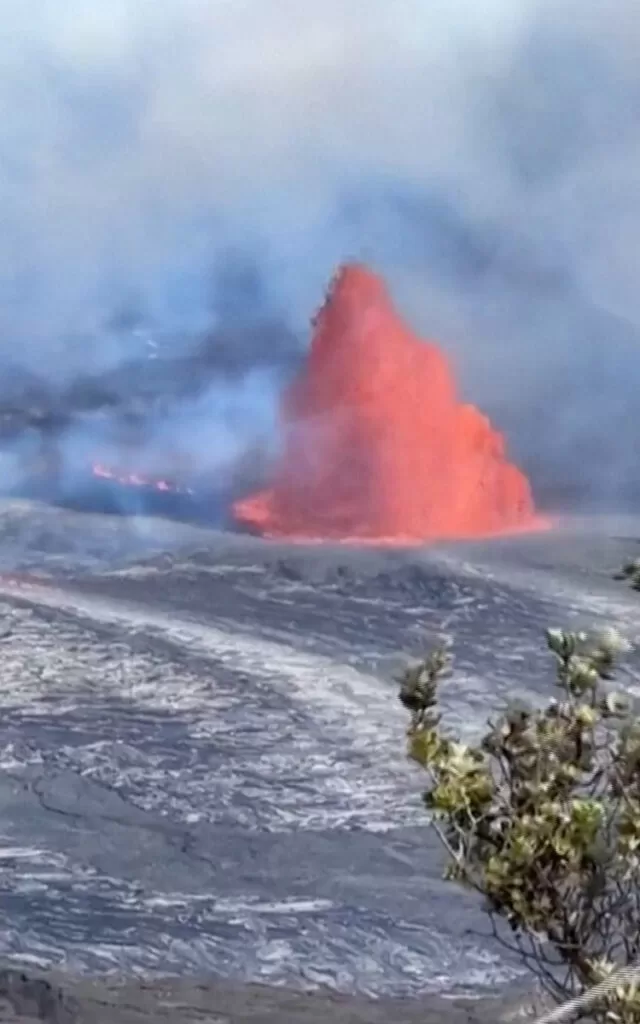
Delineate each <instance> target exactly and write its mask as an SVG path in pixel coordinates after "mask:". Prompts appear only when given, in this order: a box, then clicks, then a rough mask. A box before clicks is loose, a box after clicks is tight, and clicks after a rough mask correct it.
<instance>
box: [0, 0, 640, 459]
mask: <svg viewBox="0 0 640 1024" xmlns="http://www.w3.org/2000/svg"><path fill="white" fill-rule="evenodd" d="M0 15H1V16H2V24H3V32H2V38H1V40H0V357H1V356H3V355H4V357H5V358H7V359H8V358H11V359H12V360H14V361H15V360H16V359H17V360H18V361H19V362H20V361H22V362H25V363H27V364H30V365H32V366H34V367H37V368H38V369H40V370H42V369H45V370H46V371H47V372H48V373H50V374H52V375H54V374H55V375H58V376H59V375H60V374H64V375H67V376H72V375H73V373H74V372H76V371H77V370H78V369H79V368H80V367H87V366H89V367H91V366H96V367H100V366H105V365H108V364H110V363H113V362H114V361H117V360H118V359H120V358H122V356H123V354H124V353H123V351H122V348H121V343H120V342H114V341H113V340H111V341H108V340H107V339H106V338H104V339H103V340H102V341H100V340H98V341H96V335H95V334H93V335H91V334H90V333H87V332H88V331H90V329H92V328H93V327H95V325H96V323H98V322H100V318H101V317H104V315H105V313H106V312H108V311H109V310H110V309H111V308H112V307H114V306H117V304H118V303H119V302H121V301H123V300H124V299H125V298H126V297H127V296H134V297H135V301H136V302H139V303H140V305H141V306H142V307H144V309H145V310H146V311H148V313H149V314H150V315H151V316H152V317H153V319H154V321H155V322H156V323H160V324H162V325H163V326H167V327H171V328H174V327H175V328H185V329H191V328H199V327H201V326H203V324H205V323H206V322H207V318H209V317H210V316H211V306H210V283H211V274H212V268H213V267H215V265H216V260H219V259H220V258H221V254H223V253H224V252H225V251H226V250H227V248H228V247H229V246H236V247H240V248H244V249H245V250H246V251H247V252H249V253H251V254H256V253H259V257H257V258H258V259H259V262H260V269H261V273H262V274H263V275H264V277H265V279H266V280H267V282H268V294H269V296H270V300H272V301H273V303H274V307H276V306H277V308H278V309H280V310H286V312H287V315H288V316H289V317H290V320H291V322H292V324H293V325H294V327H295V328H296V329H297V330H299V331H302V330H303V329H304V325H305V323H306V321H307V319H308V316H309V314H310V313H311V312H312V310H313V308H314V307H315V306H316V305H317V303H318V301H319V299H320V296H321V294H322V290H323V288H324V285H325V282H326V280H327V279H328V277H329V275H330V274H331V272H332V270H333V268H334V266H335V264H336V263H337V262H339V261H340V260H342V259H344V258H345V257H351V256H355V257H358V258H365V259H368V260H370V261H371V262H373V263H374V264H375V265H376V266H378V267H379V268H380V269H381V270H382V271H383V272H384V273H385V274H386V275H387V276H388V278H389V280H390V283H391V285H392V288H393V290H394V291H395V293H396V295H397V296H398V299H399V302H400V304H401V306H402V307H403V309H405V310H406V311H407V313H408V314H409V315H410V317H411V318H412V319H413V321H414V322H415V323H416V324H417V325H418V326H419V327H420V328H421V329H423V330H430V331H432V332H437V333H438V334H439V335H440V337H441V340H442V341H443V343H444V344H446V345H449V347H450V348H451V351H452V353H453V354H454V356H455V357H456V358H457V359H459V360H460V362H461V364H462V366H463V381H464V384H465V387H466V388H467V389H468V390H470V392H471V393H472V396H473V397H476V398H477V399H478V400H479V401H480V402H483V401H486V402H487V403H489V406H490V407H491V408H493V407H495V408H496V410H498V411H499V409H500V408H502V409H503V415H504V418H505V422H506V425H507V426H510V425H512V424H514V432H515V434H517V433H518V430H517V426H518V423H517V416H518V413H517V409H515V406H516V405H517V404H519V403H520V401H521V399H520V396H519V397H518V402H517V403H516V401H515V399H513V400H509V401H507V399H506V397H505V396H506V395H507V394H511V395H513V393H514V392H515V391H518V389H519V387H520V385H521V381H522V379H523V377H524V378H525V379H526V382H527V388H528V389H529V391H533V392H535V394H536V395H537V394H538V392H539V393H540V394H542V391H541V389H542V388H543V386H544V380H545V378H544V375H543V374H542V373H541V372H540V370H541V367H542V363H543V362H544V361H545V360H548V362H547V363H545V366H551V367H552V368H553V367H556V366H560V367H565V368H566V366H568V364H569V362H570V361H571V359H572V358H573V359H575V360H576V361H577V364H578V377H577V378H576V379H578V380H579V381H580V387H578V388H576V391H577V392H578V393H577V394H576V395H575V396H573V400H572V405H571V408H570V410H568V411H567V410H566V409H565V410H564V411H563V413H562V417H563V418H561V419H559V418H558V416H556V419H555V420H554V421H553V423H554V424H555V426H554V428H553V429H555V427H556V426H557V427H558V429H560V428H562V430H564V432H565V434H564V438H563V437H560V438H559V444H560V448H561V449H562V450H563V452H564V449H563V447H562V446H563V444H564V447H565V448H566V452H564V454H563V455H562V458H564V457H565V454H566V455H567V456H568V454H570V453H571V452H572V451H573V450H574V448H575V445H576V444H577V443H578V441H581V440H584V439H586V441H587V442H588V440H589V438H590V437H591V434H592V433H593V425H592V408H591V405H590V402H586V401H585V402H584V403H583V402H582V400H581V397H580V395H581V389H582V390H583V391H584V387H586V385H584V387H583V382H582V378H581V376H580V375H581V373H582V369H581V367H580V360H582V361H584V358H585V355H584V354H585V352H587V353H588V356H587V358H588V359H589V360H592V359H593V358H594V353H595V357H597V358H600V355H601V353H600V349H599V348H598V345H602V346H605V347H606V346H607V345H608V344H610V339H607V338H602V340H599V337H597V336H595V335H594V338H593V339H585V338H584V337H583V336H582V337H581V336H577V335H578V334H583V333H584V332H583V328H584V326H585V323H586V322H587V321H589V314H588V312H584V311H583V309H582V306H581V305H580V304H581V303H583V302H585V303H590V302H591V303H595V304H596V305H598V306H599V307H601V309H603V310H604V311H608V312H610V313H611V314H612V315H615V316H617V317H620V318H623V319H624V321H626V322H628V323H629V324H630V325H631V327H632V328H636V327H638V326H639V324H640V299H639V295H640V289H639V288H638V285H637V282H636V278H637V271H636V266H635V264H636V261H635V258H634V244H633V243H634V241H635V238H636V237H637V236H638V233H639V231H640V192H638V189H637V184H636V176H637V164H638V153H639V146H640V136H638V133H637V110H638V102H639V101H640V72H639V71H638V65H637V59H636V55H637V47H638V43H639V42H640V40H639V39H638V36H639V34H640V22H639V20H638V18H637V16H636V14H635V5H634V3H633V2H632V0H610V2H609V3H608V4H607V5H606V8H605V6H604V5H602V4H596V3H595V2H593V0H592V2H589V0H585V2H582V3H578V2H577V0H558V2H556V3H551V2H550V0H486V2H484V3H482V4H478V3H477V2H473V0H437V2H436V0H432V2H429V3H425V2H424V0H397V2H394V3H389V0H348V2H344V0H323V2H322V3H317V2H311V0H110V2H109V3H108V4H96V3H95V0H65V2H64V3H60V2H59V0H0ZM389 196H393V197H395V198H394V200H393V202H392V203H391V205H390V200H389ZM396 200H398V201H397V202H396ZM354 203H355V206H356V208H357V210H356V213H355V214H354V212H353V204H354ZM394 204H395V205H394ZM443 211H444V212H443ZM476 250H477V253H476V256H473V253H474V252H476ZM469 253H471V254H472V256H473V258H471V257H470V256H469ZM476 258H477V262H478V263H479V266H480V269H481V271H482V273H481V275H480V277H479V278H478V277H477V274H476V277H474V273H475V272H476V271H475V270H474V267H475V264H474V262H473V260H474V259H476ZM465 261H466V262H465ZM467 264H469V265H468V266H467ZM476 269H477V268H476ZM549 274H550V275H551V277H553V276H554V275H557V276H558V280H561V281H563V282H564V284H563V287H564V289H565V290H564V291H563V292H562V293H561V294H560V293H558V292H557V291H555V292H553V295H552V298H549V297H548V294H547V291H545V288H546V285H545V286H544V287H542V289H541V295H542V297H541V299H540V302H538V299H537V297H536V296H537V294H538V291H540V283H539V277H540V276H542V277H543V278H544V277H545V275H549ZM552 291H553V290H552ZM585 309H586V307H585ZM576 310H578V311H577V312H576ZM585 318H586V319H585ZM598 330H599V328H598ZM70 335H73V341H71V339H70ZM596 335H597V330H596ZM98 337H99V336H98ZM86 338H91V339H92V340H91V341H87V340H83V339H86ZM581 346H583V348H581ZM608 358H609V359H611V358H616V357H615V356H612V350H611V349H610V348H609V350H608ZM627 358H628V355H624V356H621V357H620V359H621V360H622V361H621V363H620V378H621V379H622V380H623V381H628V380H629V377H630V376H633V375H635V376H634V378H633V379H634V388H635V390H636V391H637V390H638V389H637V387H636V381H637V380H638V366H637V364H636V365H634V366H633V368H631V367H629V368H628V367H627V366H626V364H625V363H624V360H625V359H627ZM596 376H597V373H596ZM617 380H618V378H617V377H616V381H615V382H614V384H612V394H613V392H615V389H616V387H617ZM614 385H615V386H614ZM522 400H523V401H524V398H523V399H522ZM612 400H613V398H612ZM540 401H542V398H541V399H540ZM562 423H564V427H562ZM527 429H528V428H527ZM549 429H550V430H551V429H552V428H551V427H550V428H549ZM520 433H521V434H523V430H522V429H521V430H520ZM524 433H526V431H524ZM556 438H557V439H558V436H557V434H556ZM565 439H566V444H565ZM616 443H617V442H616ZM521 447H522V448H523V450H524V449H525V448H526V444H525V443H524V442H523V443H522V445H521ZM623 454H624V453H623ZM625 459H626V455H625V456H624V457H623V456H622V455H621V456H620V459H618V460H617V461H616V464H617V465H622V464H623V463H624V465H625V466H626V464H627V463H626V461H625ZM614 461H615V460H614Z"/></svg>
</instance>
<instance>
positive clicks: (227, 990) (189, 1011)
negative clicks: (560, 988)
mask: <svg viewBox="0 0 640 1024" xmlns="http://www.w3.org/2000/svg"><path fill="white" fill-rule="evenodd" d="M531 1005H532V1001H531V999H530V998H528V997H526V996H523V995H522V994H516V993H514V994H512V995H509V996H506V997H502V998H491V997H486V998H485V999H475V1000H471V999H440V998H438V997H437V996H436V997H429V998H424V999H419V1000H407V999H389V998H382V999H378V1000H372V999H367V998H366V997H361V996H360V997H359V996H346V995H341V994H339V993H336V992H330V991H322V992H293V991H288V990H286V989H282V988H270V987H268V986H265V985H238V984H235V985H234V984H233V983H230V982H225V981H211V980H206V979H200V980H198V979H193V980H184V979H182V980H181V979H176V978H163V979H159V980H157V981H152V982H149V981H131V980H130V981H125V980H122V979H120V980H111V981H95V980H93V981H88V980H86V979H81V978H76V977H70V976H68V975H67V976H65V975H61V974H48V975H44V974H43V975H38V974H37V973H33V972H28V971H18V970H15V969H12V968H4V969H2V968H0V1022H5V1024H36V1022H39V1021H46V1022H49V1024H163V1022H166V1024H326V1022H327V1021H328V1020H331V1021H332V1022H335V1024H388V1022H389V1021H393V1022H394V1024H502V1022H504V1024H507V1022H510V1021H513V1020H514V1019H516V1018H518V1017H520V1016H522V1015H523V1011H526V1010H528V1009H529V1007H530V1006H531Z"/></svg>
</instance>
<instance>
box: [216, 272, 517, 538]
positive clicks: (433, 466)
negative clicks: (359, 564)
mask: <svg viewBox="0 0 640 1024" xmlns="http://www.w3.org/2000/svg"><path fill="white" fill-rule="evenodd" d="M281 419H282V431H283V450H282V455H281V458H280V460H279V463H278V464H277V466H276V467H275V472H274V477H273V481H272V484H271V486H270V487H269V488H268V489H267V490H265V491H262V492H260V493H258V494H254V495H252V496H250V497H248V498H246V499H244V500H242V501H239V502H237V503H236V504H235V506H234V513H235V517H236V519H237V521H238V522H239V523H241V524H244V525H245V526H248V527H251V528H253V529H254V530H257V531H259V532H260V533H262V534H264V535H265V536H270V537H290V538H298V539H304V538H307V539H334V540H344V539H354V540H356V539H360V540H370V541H375V540H378V541H383V540H385V541H392V540H395V541H398V542H403V541H420V540H435V539H437V538H452V537H474V536H482V535H487V534H493V533H498V532H502V531H509V530H514V529H519V528H527V527H533V526H535V525H536V517H535V511H534V506H533V500H532V496H531V490H530V487H529V483H528V481H527V479H526V477H525V476H524V475H523V474H522V473H521V472H520V470H519V469H517V468H516V467H515V466H514V465H512V464H511V463H510V462H508V461H507V458H506V455H505V443H504V440H503V438H502V436H501V434H499V433H498V432H497V431H496V430H494V429H493V428H492V426H491V424H490V423H489V421H488V420H487V418H486V417H485V416H483V415H482V413H480V412H479V411H478V410H477V409H475V408H474V407H473V406H471V405H463V404H462V403H461V402H460V401H459V400H458V397H457V395H456V387H455V383H454V380H453V376H452V373H451V369H450V367H449V365H448V362H447V360H446V358H445V356H444V355H443V353H442V352H441V351H440V350H439V349H438V348H436V347H435V346H434V345H431V344H425V343H424V342H422V341H421V340H420V339H418V338H417V337H415V336H414V335H413V334H412V333H411V332H410V331H409V330H408V328H407V327H406V326H405V325H404V324H403V323H402V321H401V319H400V318H399V316H398V314H397V313H396V312H395V310H394V308H393V305H392V302H391V300H390V297H389V295H388V293H387V291H386V288H385V286H384V284H383V282H382V281H381V280H380V279H379V278H378V277H376V276H375V275H374V274H373V273H371V272H370V271H369V270H368V269H366V268H365V267H362V266H357V265H352V266H346V267H343V268H342V269H341V270H340V271H339V272H338V274H337V275H336V277H335V278H334V280H333V282H332V285H331V287H330V289H329V292H328V295H327V299H326V302H325V304H324V306H323V307H322V309H321V310H320V312H319V313H318V315H317V317H316V318H315V321H314V334H313V341H312V345H311V351H310V353H309V357H308V360H307V363H306V365H305V367H304V368H303V370H302V372H301V374H300V375H299V377H298V378H297V379H296V380H295V381H294V382H293V384H292V385H291V387H290V388H289V390H288V391H287V392H286V394H285V396H284V398H283V402H282V408H281Z"/></svg>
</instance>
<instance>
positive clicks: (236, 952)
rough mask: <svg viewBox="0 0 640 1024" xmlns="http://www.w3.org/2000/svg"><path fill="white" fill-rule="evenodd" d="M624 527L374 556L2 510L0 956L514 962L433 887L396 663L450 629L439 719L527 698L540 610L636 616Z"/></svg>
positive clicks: (338, 979)
mask: <svg viewBox="0 0 640 1024" xmlns="http://www.w3.org/2000/svg"><path fill="white" fill-rule="evenodd" d="M637 525H638V524H637V523H635V522H633V521H625V522H615V521H612V520H602V521H599V522H590V523H573V524H569V525H567V526H566V527H565V528H564V529H561V530H557V531H550V532H548V533H546V534H540V535H538V536H535V537H518V538H509V539H505V540H502V541H495V542H492V543H491V544H489V543H476V544H466V545H448V546H440V547H434V548H432V549H425V550H419V549H414V550H412V551H400V550H383V551H375V550H354V549H349V548H344V547H343V548H339V547H338V548H320V547H312V548H306V547H302V546H299V547H291V546H286V545H276V544H267V543H264V542H262V541H259V540H256V539H252V538H246V537H238V536H227V535H224V534H221V533H214V532H210V531H206V530H198V529H195V528H191V527H178V526H175V527H174V525H173V524H166V523H164V524H163V523H155V524H154V523H150V522H148V521H133V522H132V521H127V520H120V521H117V520H113V519H110V518H109V517H97V516H86V517H83V516H81V515H77V514H73V513H67V512H63V511H62V510H59V509H58V510H50V509H43V508H41V507H38V506H28V505H26V504H24V503H23V504H21V505H20V506H18V507H15V506H11V507H9V506H7V508H5V510H4V512H1V511H0V538H2V540H3V544H2V557H3V561H4V566H5V572H4V575H3V576H1V577H0V669H1V670H2V680H3V685H2V688H0V709H1V712H2V713H1V715H0V821H1V822H2V833H1V836H0V914H1V917H2V921H3V930H2V931H1V932H0V955H2V956H3V957H5V958H9V960H10V962H13V963H18V964H20V963H25V964H28V965H29V967H30V969H31V968H33V967H34V966H36V967H38V968H39V969H41V970H61V969H62V968H64V970H65V971H69V972H72V973H74V974H80V975H84V976H86V977H87V978H89V977H90V976H97V975H107V974H110V973H111V972H114V971H115V972H116V973H117V974H118V975H119V976H123V975H124V976H126V975H133V974H135V975H136V976H139V977H140V976H144V977H145V978H149V979H160V978H162V977H165V976H167V975H180V976H182V977H185V978H186V977H189V976H198V977H202V976H203V975H204V976H205V977H211V976H215V977H221V978H226V979H227V980H228V983H229V985H231V987H232V988H233V986H235V985H238V986H240V987H239V988H238V991H242V992H245V993H248V992H249V991H252V990H249V989H245V988H243V985H245V984H247V983H254V982H261V983H268V984H271V985H274V984H275V985H278V986H280V987H282V986H289V987H292V988H294V989H295V988H297V989H299V990H303V989H308V988H309V987H319V988H320V989H322V988H326V987H330V988H331V989H333V990H335V991H336V992H341V993H343V994H344V995H347V994H352V995H356V994H358V995H359V996H363V995H366V994H373V995H377V996H381V997H385V998H386V997H392V996H393V997H404V996H412V997H418V996H421V997H423V998H424V997H425V993H429V994H430V996H433V997H434V998H435V996H436V995H437V994H439V993H443V992H450V991H456V992H458V993H459V994H463V993H465V992H469V991H473V992H474V993H476V994H478V993H482V992H485V993H486V994H487V995H489V994H493V993H495V990H496V988H497V987H498V988H499V987H500V986H503V985H507V984H509V983H511V982H512V981H513V980H514V979H517V978H518V977H519V972H520V967H519V965H518V964H516V963H513V962H511V961H509V959H508V958H506V957H505V955H504V954H503V952H502V950H501V949H500V948H496V947H495V946H493V945H491V944H490V943H489V941H488V939H486V938H483V936H482V929H483V924H484V921H483V915H482V913H481V912H480V910H479V908H478V907H477V905H476V903H475V900H474V899H473V898H472V897H471V896H470V895H467V894H464V893H462V892H460V891H458V890H457V889H454V888H452V887H450V886H448V885H445V884H444V883H443V882H442V881H441V868H442V858H441V855H440V851H439V848H438V846H437V844H436V842H435V841H434V838H433V836H432V834H431V832H430V831H429V829H428V827H427V822H426V820H425V816H424V813H423V810H422V804H421V801H420V792H421V787H422V779H421V777H420V774H419V773H418V772H417V770H416V769H415V768H414V767H413V766H411V765H410V764H409V763H408V762H407V760H406V758H405V754H404V731H405V727H406V718H405V715H404V712H403V710H402V708H401V707H400V705H399V702H398V701H397V694H396V686H395V684H394V683H393V681H392V672H393V669H394V668H395V667H397V666H398V665H399V663H400V660H401V658H402V657H403V656H404V655H405V654H410V655H413V654H417V653H420V652H421V651H423V650H424V649H425V648H427V647H429V646H430V645H431V644H432V643H433V642H435V641H436V640H437V639H438V638H439V637H442V636H445V637H448V638H450V639H451V641H452V643H453V645H454V652H455V655H456V672H455V674H454V676H453V678H452V680H451V681H450V682H449V683H448V684H447V686H446V688H445V691H444V693H443V698H444V705H445V713H446V720H447V721H448V722H449V723H450V724H451V725H452V726H454V727H455V728H456V729H458V730H460V731H461V732H463V734H465V735H467V736H472V735H475V734H477V732H478V730H479V729H480V728H481V727H482V725H483V722H484V721H485V720H486V717H487V716H488V715H489V714H490V713H491V712H492V711H493V710H497V709H498V708H500V707H501V706H502V705H503V704H504V702H505V701H506V700H507V699H508V698H509V697H512V696H514V695H520V696H528V697H530V698H532V699H533V700H542V699H543V698H544V697H545V695H546V694H548V693H549V692H550V691H551V687H552V684H553V679H552V665H551V663H550V660H549V658H548V656H547V654H546V653H545V651H544V645H543V636H542V634H543V630H544V628H545V627H546V626H547V625H548V624H550V623H553V624H560V625H569V626H571V625H583V624H591V623H605V622H606V623H609V622H613V623H617V624H619V625H621V626H622V628H623V630H624V632H626V633H627V635H629V637H630V639H632V640H633V639H637V638H638V637H639V636H640V601H639V600H638V596H637V595H636V594H633V593H632V592H630V591H629V590H627V589H626V588H625V587H624V586H622V585H621V584H619V583H614V582H613V581H612V580H611V574H612V573H613V572H614V571H615V570H616V569H617V568H618V566H619V564H620V563H621V562H622V561H623V560H624V558H625V557H626V556H628V555H629V554H630V553H631V554H633V553H635V550H634V548H635V545H636V543H637V538H638V536H640V531H639V530H638V528H637ZM12 558H13V564H12ZM35 568H38V572H37V573H35V572H34V569H35ZM10 570H11V571H10ZM25 570H29V571H28V572H25ZM630 672H631V675H629V676H627V677H626V679H625V682H628V683H629V685H630V686H631V687H632V689H633V688H635V687H636V678H637V676H636V673H637V659H635V658H632V659H631V662H630ZM149 984H152V981H151V980H150V982H149ZM185 984H187V983H186V982H185ZM234 990H235V989H234ZM246 998H247V999H248V998H249V996H248V995H247V997H246ZM265 998H266V996H265ZM274 998H275V996H274ZM282 998H284V996H282ZM287 998H288V997H287ZM295 998H302V997H294V996H293V995H292V996H291V999H295ZM304 998H305V999H307V998H308V997H304ZM305 1005H306V1004H305ZM309 1005H315V1004H313V1003H310V1004H309ZM345 1005H346V1004H345ZM376 1005H381V1004H376ZM238 1012H239V1011H238ZM243 1012H244V1011H243ZM274 1012H275V1011H274ZM331 1012H332V1014H333V1010H332V1011H331ZM408 1012H409V1011H408ZM411 1012H413V1011H412V1010H411ZM465 1012H466V1011H465ZM345 1013H346V1011H345ZM393 1017H394V1019H398V1020H399V1019H401V1018H400V1017H398V1016H397V1015H395V1013H394V1015H393ZM95 1019H96V1020H97V1019H99V1018H95ZM132 1019H135V1018H132ZM159 1019H162V1018H161V1017H160V1018H159ZM187 1019H188V1018H187ZM195 1019H197V1017H196V1018H195ZM205 1019H206V1018H205ZM232 1019H235V1018H232ZM237 1019H243V1018H242V1016H239V1017H238V1018H237ZM246 1019H251V1018H250V1017H247V1018H246ZM256 1019H259V1018H256ZM265 1019H268V1017H265ZM280 1019H286V1017H282V1016H281V1017H280ZM291 1019H295V1018H291ZM302 1019H304V1018H302ZM354 1019H358V1018H357V1017H355V1018H354ZM372 1019H375V1017H374V1018H372ZM407 1019H411V1018H410V1017H408V1018H407Z"/></svg>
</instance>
